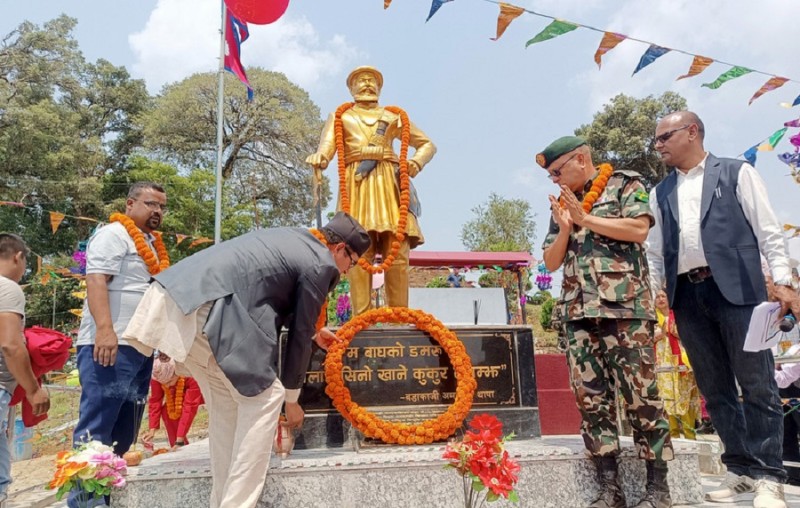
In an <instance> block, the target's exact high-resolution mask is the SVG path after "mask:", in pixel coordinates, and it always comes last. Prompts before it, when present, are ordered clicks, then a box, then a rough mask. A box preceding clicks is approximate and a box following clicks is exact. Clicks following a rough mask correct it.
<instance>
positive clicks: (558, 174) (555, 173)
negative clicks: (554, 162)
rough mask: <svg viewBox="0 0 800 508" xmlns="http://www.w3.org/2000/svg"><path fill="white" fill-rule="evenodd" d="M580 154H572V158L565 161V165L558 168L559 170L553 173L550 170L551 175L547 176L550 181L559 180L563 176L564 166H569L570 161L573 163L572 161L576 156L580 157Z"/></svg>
mask: <svg viewBox="0 0 800 508" xmlns="http://www.w3.org/2000/svg"><path fill="white" fill-rule="evenodd" d="M578 153H579V152H575V153H573V154H572V157H570V158H569V159H567V160H565V161H564V163H563V164H562V165H560V166H558V169H554V170H553V171H549V170H548V173H550V174H549V175H547V178H549V179H550V180H552V179H554V178H558V177H559V176H561V170H562V169H564V166H566V165H567V164H569V161H571V160H572V159H574V158H575V156H576V155H578Z"/></svg>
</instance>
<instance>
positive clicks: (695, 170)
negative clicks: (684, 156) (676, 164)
mask: <svg viewBox="0 0 800 508" xmlns="http://www.w3.org/2000/svg"><path fill="white" fill-rule="evenodd" d="M707 160H708V152H706V154H705V156H704V157H703V160H701V161H700V163H699V164H698V165H697V166H695V167H693V168H692V169H690V170H689V171H687V172H686V173H684V172H683V171H680V170H677V169H676V170H675V171H677V172H678V178H681V177H683V178H686V177H689V176H694V175H696V174H698V173H702V172H703V171H705V169H706V161H707Z"/></svg>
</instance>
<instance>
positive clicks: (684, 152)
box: [647, 111, 800, 508]
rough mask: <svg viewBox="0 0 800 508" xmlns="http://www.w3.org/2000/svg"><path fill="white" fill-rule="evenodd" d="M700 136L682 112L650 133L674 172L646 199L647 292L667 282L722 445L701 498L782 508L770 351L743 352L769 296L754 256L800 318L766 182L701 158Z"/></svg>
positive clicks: (745, 167) (742, 166)
mask: <svg viewBox="0 0 800 508" xmlns="http://www.w3.org/2000/svg"><path fill="white" fill-rule="evenodd" d="M704 135H705V127H704V125H703V122H702V121H701V120H700V118H698V116H697V115H696V114H695V113H692V112H689V111H680V112H676V113H672V114H670V115H667V116H666V117H664V118H663V119H662V120H661V121H660V122H659V123H658V126H657V127H656V137H655V139H656V144H655V148H656V150H657V151H658V152H659V154H661V158H662V160H663V161H664V163H665V164H666V165H667V166H670V167H674V168H675V171H673V172H672V173H670V174H669V175H668V176H667V177H666V178H665V179H664V180H663V181H662V182H661V183H660V184H658V185H657V186H656V187H655V188H654V189H653V190H652V192H651V195H650V205H651V208H652V211H653V215H654V216H655V219H656V222H655V225H654V226H653V228H652V229H651V230H650V234H649V237H648V250H647V256H648V261H649V265H650V273H651V277H652V279H653V282H652V287H654V288H658V287H661V285H662V281H663V280H664V279H666V285H667V295H668V297H669V301H670V307H671V308H672V309H673V311H674V312H675V319H676V322H677V326H678V330H679V331H680V334H681V340H682V342H683V345H684V347H685V348H686V351H687V353H688V355H689V360H690V361H691V362H692V365H693V366H694V370H695V375H696V378H697V384H698V386H699V387H700V391H701V392H702V394H703V396H704V397H705V398H706V402H707V408H708V411H709V413H710V415H711V419H712V421H713V423H714V426H715V428H716V429H717V432H718V433H719V436H720V439H721V440H722V442H723V444H724V446H725V453H724V454H723V455H722V461H723V463H724V464H725V465H726V466H727V468H728V476H727V477H726V479H725V480H724V481H723V483H722V485H720V488H719V489H718V490H715V491H713V492H710V493H708V494H707V495H706V499H707V500H709V501H714V502H730V501H733V500H735V498H736V497H738V496H739V495H740V494H744V493H747V492H752V491H753V490H755V491H756V496H755V499H754V501H753V506H754V507H756V508H785V506H786V504H785V501H784V496H783V485H782V483H783V482H784V481H785V480H786V472H785V471H784V470H783V467H782V465H781V446H782V443H781V441H782V437H783V430H782V429H783V427H782V425H783V413H782V411H781V405H780V400H779V398H778V388H777V385H776V384H775V379H774V377H773V371H774V361H773V358H772V354H771V353H770V352H769V351H761V352H758V353H749V352H744V351H743V345H744V339H745V335H746V334H747V328H748V325H749V322H750V316H751V314H752V311H753V308H754V307H755V306H756V305H757V304H759V303H760V302H763V301H765V300H766V297H767V295H766V284H765V280H764V275H763V274H762V272H761V260H760V259H761V254H763V256H764V257H765V258H766V260H767V263H768V265H769V268H770V271H771V273H772V277H773V278H774V280H775V284H776V293H775V295H776V297H777V299H778V300H779V301H780V302H781V304H782V305H783V307H784V310H788V309H790V308H791V309H792V310H793V311H794V312H795V313H796V314H798V311H800V302H798V299H797V296H796V294H795V293H794V291H792V288H791V271H790V267H789V258H788V256H787V254H786V245H785V240H784V237H783V233H782V228H781V226H780V224H779V223H778V220H777V219H776V217H775V213H774V212H773V211H772V208H771V207H770V205H769V199H768V197H767V194H766V190H765V188H764V183H763V181H762V180H761V178H760V177H759V175H758V173H756V171H755V170H754V169H753V167H752V166H750V165H749V164H747V163H745V162H743V161H740V160H734V159H720V158H717V157H715V156H714V155H712V154H710V153H707V152H706V151H705V149H704V147H703V138H704ZM737 381H738V383H739V385H740V386H741V389H742V399H743V400H742V402H741V403H740V401H739V396H738V392H737V388H736V383H737ZM754 480H755V481H754Z"/></svg>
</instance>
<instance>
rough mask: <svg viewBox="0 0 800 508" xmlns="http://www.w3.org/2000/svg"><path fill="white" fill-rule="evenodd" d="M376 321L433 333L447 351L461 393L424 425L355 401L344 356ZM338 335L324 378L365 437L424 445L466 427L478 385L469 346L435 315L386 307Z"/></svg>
mask: <svg viewBox="0 0 800 508" xmlns="http://www.w3.org/2000/svg"><path fill="white" fill-rule="evenodd" d="M376 323H407V324H412V325H414V326H416V327H417V328H418V329H419V330H422V331H424V332H426V333H428V334H429V335H430V336H431V338H433V340H435V341H436V342H438V343H439V345H440V346H441V347H442V349H443V350H444V351H445V352H446V353H447V355H448V356H449V358H450V364H451V365H452V366H453V371H454V372H455V376H456V397H455V400H454V401H453V404H452V405H450V407H448V408H447V410H446V411H445V412H444V413H442V414H441V415H439V416H438V417H436V418H434V419H431V420H425V421H424V422H422V423H419V424H407V423H394V422H389V421H386V420H383V419H381V418H379V417H378V416H376V415H375V414H374V413H371V412H370V411H368V410H366V409H365V408H363V407H361V406H359V405H358V404H356V403H355V402H353V399H352V398H351V396H350V390H348V389H347V387H346V386H345V384H344V378H343V376H342V368H343V364H342V357H343V356H344V353H345V351H346V350H347V347H348V345H349V344H350V341H352V340H353V337H355V335H356V334H357V333H358V332H360V331H361V330H363V329H365V328H367V327H369V326H371V325H373V324H376ZM336 335H337V336H338V337H339V339H341V341H340V342H335V343H334V344H333V345H331V347H330V349H328V355H327V356H326V358H325V379H326V380H327V383H328V384H327V386H326V387H325V393H327V394H328V396H329V397H330V398H331V399H333V405H334V406H335V407H336V409H338V410H339V412H340V413H341V414H342V416H344V417H345V418H346V419H347V421H349V422H350V423H351V424H352V425H353V426H354V427H355V428H357V429H358V430H360V431H361V432H362V433H363V434H364V435H365V436H367V437H371V438H374V439H380V440H381V441H383V442H385V443H397V444H425V443H432V442H434V441H440V440H443V439H447V438H448V437H450V436H451V435H452V434H453V433H454V432H455V431H456V430H457V429H458V428H459V427H461V424H462V422H463V421H464V418H466V416H467V414H468V413H469V410H470V408H471V407H472V399H473V397H474V396H475V389H476V387H477V386H478V384H477V382H476V381H475V376H474V375H473V373H472V361H471V360H470V357H469V355H468V354H467V350H466V348H465V347H464V344H463V343H462V342H461V341H460V340H459V339H458V337H457V336H456V334H455V333H453V332H452V331H450V330H449V329H448V328H447V327H446V326H444V325H443V324H442V323H441V322H440V321H438V320H437V319H436V318H435V317H433V316H431V315H430V314H426V313H425V312H422V311H420V310H414V309H407V308H405V307H381V308H378V309H372V310H369V311H367V312H365V313H363V314H360V315H358V316H354V317H353V318H352V319H350V321H348V322H347V323H345V325H344V326H342V328H340V329H339V331H338V332H337V333H336Z"/></svg>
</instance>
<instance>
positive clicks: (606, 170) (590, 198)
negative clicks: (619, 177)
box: [559, 163, 614, 213]
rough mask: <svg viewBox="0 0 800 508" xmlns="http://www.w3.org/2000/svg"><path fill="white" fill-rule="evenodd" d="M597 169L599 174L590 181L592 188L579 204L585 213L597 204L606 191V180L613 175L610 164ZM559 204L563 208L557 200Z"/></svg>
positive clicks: (601, 165)
mask: <svg viewBox="0 0 800 508" xmlns="http://www.w3.org/2000/svg"><path fill="white" fill-rule="evenodd" d="M597 169H598V170H599V171H600V173H599V174H598V175H597V176H596V177H595V179H594V180H592V187H591V189H589V192H587V193H586V195H585V196H584V197H583V203H581V207H582V208H583V211H584V212H586V213H589V212H591V211H592V207H593V206H594V204H595V202H597V200H598V199H599V198H600V195H601V194H603V191H604V190H605V189H606V185H608V179H609V178H611V174H612V173H614V168H613V167H611V164H605V163H604V164H600V165H599V166H597ZM559 204H560V205H561V207H562V208H563V207H564V203H563V202H562V201H561V200H559Z"/></svg>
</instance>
